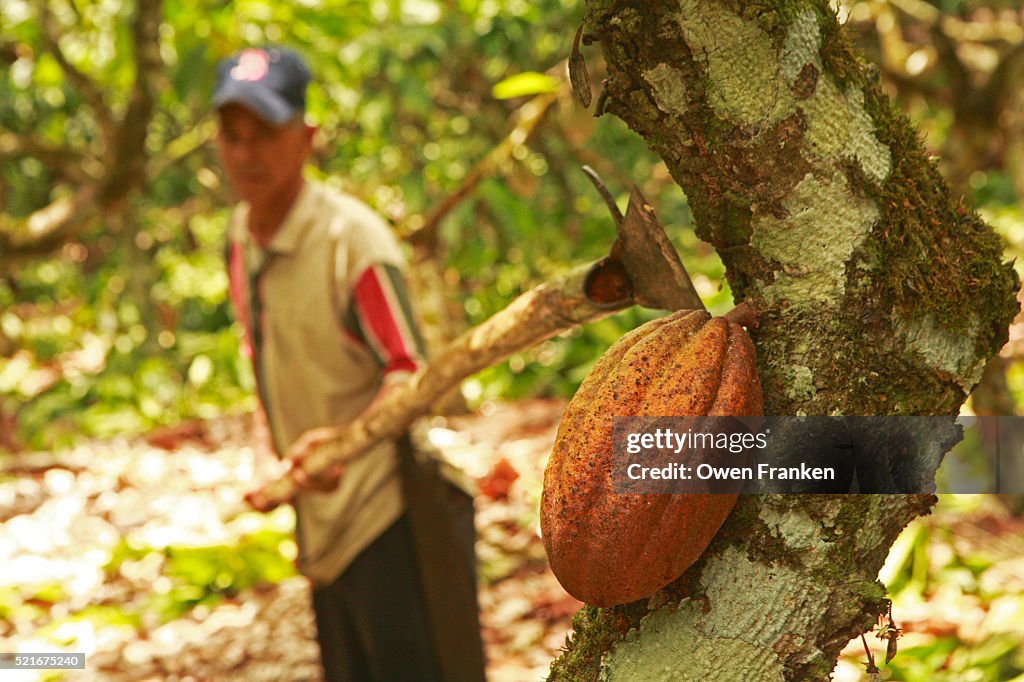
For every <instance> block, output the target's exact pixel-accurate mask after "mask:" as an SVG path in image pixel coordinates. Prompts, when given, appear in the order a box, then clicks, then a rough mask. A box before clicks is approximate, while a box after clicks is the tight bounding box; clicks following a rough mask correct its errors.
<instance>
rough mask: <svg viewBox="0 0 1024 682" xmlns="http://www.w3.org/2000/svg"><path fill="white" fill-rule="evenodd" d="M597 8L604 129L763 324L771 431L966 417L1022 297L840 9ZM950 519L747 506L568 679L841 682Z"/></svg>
mask: <svg viewBox="0 0 1024 682" xmlns="http://www.w3.org/2000/svg"><path fill="white" fill-rule="evenodd" d="M587 7H588V14H587V17H586V29H587V30H586V33H587V36H588V38H589V39H590V40H591V41H595V40H596V41H598V42H600V45H601V48H602V50H603V52H604V56H605V59H606V61H607V63H608V70H609V76H608V78H607V80H606V81H605V82H604V83H603V88H604V94H603V100H604V107H605V111H608V112H610V113H614V114H615V115H617V116H619V117H620V118H622V119H623V120H624V121H626V123H627V124H628V125H629V126H630V127H631V128H633V129H634V130H636V131H637V132H638V133H639V134H640V135H642V136H643V137H644V139H645V140H646V141H647V142H648V144H649V145H650V146H651V147H652V148H653V149H654V150H655V151H656V152H657V153H658V154H659V155H660V156H661V157H662V158H663V159H664V160H665V162H666V164H667V165H668V167H669V169H670V171H671V173H672V175H673V177H674V178H675V179H676V181H677V182H678V183H679V184H680V186H681V187H682V188H683V189H684V191H685V192H686V194H687V197H688V199H689V202H690V206H691V207H692V209H693V214H694V217H695V219H696V222H697V232H698V235H699V236H700V237H702V238H703V239H705V240H706V241H709V242H710V243H712V244H713V245H714V246H715V248H716V249H717V250H718V252H719V253H720V254H721V256H722V260H723V261H724V262H725V264H726V268H727V277H728V279H729V283H730V285H731V286H732V289H733V292H734V295H735V296H736V299H737V300H743V299H746V300H748V301H750V302H751V303H752V304H753V305H754V306H755V307H756V308H757V309H758V311H759V313H760V326H759V327H758V328H757V329H754V330H752V337H753V339H754V342H755V345H756V347H757V352H758V371H759V374H760V378H761V383H762V385H763V387H764V392H765V413H766V414H771V415H799V414H809V415H828V414H847V415H896V414H900V415H953V414H955V413H956V412H957V410H958V407H959V405H960V404H961V403H962V402H963V400H964V399H965V398H966V396H967V393H968V392H969V390H970V389H971V388H972V387H973V386H974V385H975V384H976V383H977V382H978V380H979V378H980V376H981V372H982V369H983V367H984V365H985V362H986V360H987V359H988V358H989V357H991V356H992V355H994V354H995V353H996V352H997V351H998V350H999V348H1000V346H1001V345H1002V344H1003V343H1004V341H1005V340H1006V335H1007V327H1008V325H1009V323H1010V321H1011V319H1012V318H1013V316H1014V314H1015V312H1016V309H1017V305H1016V302H1015V298H1014V292H1015V291H1016V288H1017V280H1016V277H1015V275H1014V274H1013V271H1012V269H1011V268H1010V266H1009V265H1006V264H1003V263H1002V262H1001V252H1002V248H1001V244H1000V242H999V240H998V238H997V237H996V236H995V235H994V233H993V232H992V231H991V229H990V228H989V227H988V226H986V225H985V224H984V223H983V222H982V221H981V220H980V219H979V218H978V217H977V216H976V215H975V214H974V213H973V212H972V211H970V210H969V209H967V208H965V207H963V206H962V205H960V204H958V203H957V202H955V201H953V200H952V199H951V198H950V196H949V191H948V189H947V187H946V185H945V183H944V181H943V180H942V178H941V177H940V176H939V174H938V172H937V171H936V169H935V167H934V165H933V163H932V162H931V161H930V160H928V159H927V158H926V156H925V154H924V152H923V150H922V148H921V145H920V143H919V140H918V137H917V133H916V132H915V131H914V130H913V129H912V128H911V126H910V125H909V124H908V122H907V121H906V120H905V118H904V117H903V116H902V115H901V114H900V113H899V112H898V111H897V110H896V109H895V108H894V107H893V105H892V104H891V103H890V102H889V101H888V100H887V98H886V97H885V96H884V95H883V94H882V93H881V91H880V89H879V87H878V85H877V83H876V80H877V79H876V77H875V75H874V72H873V70H872V69H871V68H870V67H867V66H865V65H864V64H863V63H862V62H860V61H859V59H858V57H857V56H856V55H855V54H854V53H853V51H852V50H851V48H850V46H849V44H848V43H847V41H846V39H845V38H844V37H843V34H842V33H841V31H840V28H839V26H838V24H837V21H836V18H835V15H834V14H833V12H832V10H831V9H830V8H829V5H828V3H827V2H826V1H825V0H778V1H776V2H756V3H742V2H738V1H732V0H706V1H701V0H651V1H650V2H648V1H643V2H642V1H640V0H590V1H589V2H588V3H587ZM662 217H663V218H664V219H665V220H666V222H668V223H670V222H671V217H670V216H662ZM933 501H934V498H933V497H931V496H923V495H916V496H867V495H859V496H858V495H849V496H838V497H824V496H805V497H796V496H789V497H781V496H765V497H754V496H751V497H746V498H743V499H741V501H740V503H739V504H738V505H737V507H736V509H735V511H734V512H733V514H732V516H731V517H730V518H729V520H728V521H727V522H726V524H725V525H724V526H723V527H722V530H721V531H720V532H719V534H718V535H717V536H716V539H715V541H714V542H713V543H712V545H711V547H710V548H709V549H708V551H707V552H706V553H705V555H704V556H703V557H702V558H701V560H700V561H698V563H697V564H695V565H694V566H692V567H691V568H690V570H688V571H687V572H686V574H684V575H683V576H682V577H681V578H680V579H679V580H677V581H676V582H675V583H673V584H672V585H670V586H668V587H667V588H666V589H664V590H663V591H662V592H659V593H658V594H657V595H655V597H653V598H652V599H651V600H650V601H643V602H637V603H634V604H630V605H626V606H622V607H615V608H612V609H595V608H591V607H587V608H585V609H584V610H583V611H581V612H580V614H579V616H578V617H577V619H576V621H575V625H576V632H575V635H574V637H573V640H572V641H571V642H570V644H569V645H568V650H567V651H566V653H565V654H563V656H562V657H560V658H559V659H558V660H557V661H556V662H555V663H554V664H553V666H552V677H551V679H553V680H575V679H597V678H598V677H601V676H602V675H603V677H602V679H610V680H637V679H643V680H661V679H674V680H678V679H692V680H730V681H731V680H810V679H822V680H823V679H827V678H828V675H829V672H830V671H831V669H832V668H833V667H834V664H835V661H836V658H837V656H838V654H839V651H840V650H841V649H842V647H843V646H844V645H845V644H846V643H847V642H848V641H849V640H850V639H851V638H853V637H854V636H856V635H857V634H858V633H860V632H863V631H865V630H866V629H868V628H869V627H871V626H872V625H873V624H874V622H875V619H876V616H877V615H878V614H879V613H881V611H882V609H883V604H884V602H883V599H884V594H885V592H884V588H883V586H882V585H880V584H879V583H878V582H877V580H876V576H877V573H878V570H879V568H880V567H881V565H882V563H883V561H884V559H885V557H886V554H887V552H888V549H889V547H890V545H891V544H892V542H893V540H894V539H895V538H896V536H897V535H898V534H899V532H900V531H901V530H902V528H903V527H904V526H905V525H906V524H907V523H909V522H910V521H911V520H912V519H914V518H915V517H916V516H918V515H920V514H923V513H925V512H927V510H928V508H929V507H930V505H931V504H932V503H933ZM627 633H628V634H627Z"/></svg>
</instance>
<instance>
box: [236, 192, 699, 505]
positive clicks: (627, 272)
mask: <svg viewBox="0 0 1024 682" xmlns="http://www.w3.org/2000/svg"><path fill="white" fill-rule="evenodd" d="M616 230H617V237H616V240H615V243H614V245H613V246H612V248H611V252H610V255H609V256H608V257H607V258H604V259H602V260H600V261H598V262H596V263H592V264H589V265H585V266H580V267H577V268H575V269H573V270H571V271H570V272H568V273H566V274H565V275H562V276H560V277H557V278H555V279H553V280H551V281H550V282H546V283H544V284H542V285H540V286H538V287H536V288H534V289H532V290H530V291H528V292H526V293H525V294H523V295H521V296H520V297H519V298H517V299H516V300H514V301H513V302H512V303H511V304H509V305H508V306H507V307H506V308H505V309H504V310H502V311H500V312H498V313H496V314H495V315H493V316H492V317H490V318H489V319H488V320H486V321H485V322H483V323H482V324H480V325H479V326H477V327H475V328H473V329H470V330H469V331H467V332H465V333H464V334H462V335H461V336H459V337H458V338H457V339H455V340H454V341H452V342H451V343H449V344H448V345H447V346H446V347H445V348H443V349H442V350H441V351H440V353H438V355H437V356H436V357H435V358H434V359H433V360H432V361H431V362H430V364H429V365H427V366H426V367H424V368H423V369H421V370H420V371H419V372H417V373H416V374H415V375H414V376H413V377H412V378H411V379H410V380H409V381H408V382H407V383H405V384H403V385H401V386H398V387H396V388H395V389H393V390H391V391H390V392H388V393H387V394H386V395H385V396H384V398H383V399H382V400H381V401H380V403H378V404H376V405H374V406H373V408H371V409H370V410H369V411H368V412H367V413H366V414H365V415H363V416H361V417H360V418H358V419H356V420H355V421H354V422H352V423H351V424H349V425H348V426H346V427H344V428H340V429H338V430H337V431H336V433H335V435H334V437H332V438H331V439H330V440H328V441H326V442H324V443H322V444H321V445H320V446H318V447H317V448H316V449H315V451H314V452H313V453H312V454H311V455H309V456H308V457H307V458H306V459H305V460H303V462H302V464H301V466H302V469H303V470H304V471H305V472H306V473H308V474H314V475H315V474H318V473H322V472H324V471H326V470H327V469H329V468H330V467H331V466H332V464H335V463H344V462H348V461H351V460H352V459H354V458H356V457H359V456H360V455H362V454H365V453H366V452H367V451H368V450H369V448H371V447H372V446H373V445H375V444H376V443H378V442H380V441H382V440H384V439H387V438H393V437H396V436H398V435H399V434H401V433H402V432H403V431H405V430H406V429H407V428H408V427H409V425H410V424H412V422H413V421H414V420H415V419H416V418H417V417H419V416H421V415H423V414H426V413H427V412H428V411H429V410H430V408H431V407H432V406H433V405H434V404H435V403H436V402H437V401H438V400H440V399H441V398H442V397H443V396H444V395H445V394H447V393H448V392H449V391H450V390H452V389H453V388H455V387H456V386H458V384H459V382H461V381H462V380H463V379H465V378H467V377H469V376H471V375H473V374H475V373H477V372H479V371H480V370H482V369H485V368H487V367H490V366H491V365H494V364H496V363H498V362H501V361H502V360H504V359H505V358H507V357H508V356H510V355H511V354H513V353H515V352H517V351H520V350H523V349H525V348H529V347H531V346H534V345H536V344H538V343H540V342H542V341H544V340H546V339H549V338H551V337H552V336H555V335H556V334H559V333H561V332H564V331H566V330H568V329H572V328H573V327H576V326H578V325H581V324H586V323H589V322H594V321H596V320H599V319H601V318H603V317H606V316H607V315H610V314H611V313H613V312H615V311H617V310H622V309H624V308H626V307H628V306H630V305H633V304H636V303H639V304H641V305H646V306H649V307H654V308H663V309H669V310H675V309H678V308H681V307H684V306H685V307H690V308H703V304H702V303H701V301H700V298H699V297H697V296H696V292H695V290H694V289H693V284H692V283H691V282H690V281H689V276H688V275H687V274H686V271H685V270H684V269H683V267H682V264H681V263H680V262H679V256H678V254H677V253H676V252H675V250H674V249H672V246H671V244H670V243H669V241H668V237H667V236H666V235H665V233H664V229H663V228H662V227H661V225H660V224H659V223H658V222H657V219H656V218H655V217H654V214H653V211H652V210H651V209H650V206H649V205H648V204H647V202H646V201H645V200H644V199H643V197H642V195H640V193H639V191H638V190H635V189H634V193H633V197H632V198H631V200H630V208H629V210H628V211H627V213H626V216H625V218H624V219H623V220H621V221H619V222H617V224H616ZM297 490H298V488H297V486H296V484H295V481H294V479H293V478H292V477H291V476H290V475H285V476H284V477H283V478H281V479H278V480H276V481H274V482H272V483H271V484H269V485H267V486H266V487H264V488H263V489H262V490H260V491H257V492H256V493H255V494H253V495H252V496H250V501H251V502H252V504H253V506H255V507H257V508H260V509H269V508H271V507H274V506H276V505H278V504H280V503H282V502H286V501H287V500H288V499H290V498H291V497H292V496H293V495H294V494H295V493H296V491H297Z"/></svg>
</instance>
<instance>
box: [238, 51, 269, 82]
mask: <svg viewBox="0 0 1024 682" xmlns="http://www.w3.org/2000/svg"><path fill="white" fill-rule="evenodd" d="M269 68H270V57H268V56H267V53H266V52H265V51H264V50H258V49H255V48H250V49H248V50H245V51H244V52H242V54H240V55H238V64H237V65H236V66H235V67H233V68H232V69H231V77H232V78H233V79H235V80H236V81H258V80H263V77H264V76H266V75H267V71H268V70H269Z"/></svg>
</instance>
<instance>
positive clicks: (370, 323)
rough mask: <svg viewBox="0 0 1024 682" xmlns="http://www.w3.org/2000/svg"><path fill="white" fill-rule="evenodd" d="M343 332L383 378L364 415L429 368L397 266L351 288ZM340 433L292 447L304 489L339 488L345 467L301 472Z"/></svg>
mask: <svg viewBox="0 0 1024 682" xmlns="http://www.w3.org/2000/svg"><path fill="white" fill-rule="evenodd" d="M344 328H345V332H346V333H347V334H348V335H349V336H350V337H352V338H353V339H355V340H356V341H357V342H359V343H362V344H363V345H365V346H366V347H367V348H369V349H370V351H371V352H372V353H373V354H374V356H375V357H376V358H377V361H378V363H379V364H380V366H381V372H382V374H383V377H382V380H381V386H380V389H379V390H378V391H377V394H376V395H375V396H374V398H373V400H372V401H371V402H370V404H369V405H368V406H367V407H366V409H365V410H364V411H363V413H364V414H365V412H366V411H368V410H370V409H373V407H374V406H375V405H376V404H377V403H378V402H380V400H381V399H382V398H383V397H384V396H385V395H386V394H387V393H388V392H389V391H390V390H391V389H392V388H393V387H394V386H397V385H398V384H400V383H401V382H403V381H405V380H406V379H408V378H409V377H410V376H411V375H412V374H413V373H414V372H416V370H418V369H419V368H420V367H422V366H423V364H424V363H425V353H424V350H423V339H422V337H421V336H420V334H419V330H418V328H417V325H416V320H415V317H414V315H413V312H412V306H411V304H410V302H409V294H408V288H407V286H406V284H405V278H404V277H403V276H402V273H401V271H400V270H399V269H398V268H397V267H396V266H394V265H391V264H385V263H378V264H374V265H371V266H370V267H368V268H366V270H364V271H363V272H362V274H360V276H359V278H358V279H357V280H356V284H355V286H354V287H353V289H352V295H351V297H350V300H349V305H348V312H347V314H346V316H345V320H344ZM337 431H338V429H337V427H331V426H328V427H321V428H316V429H310V430H309V431H307V432H306V433H304V434H302V436H301V437H300V438H299V439H298V440H297V441H296V442H295V443H294V444H293V445H292V446H291V447H289V448H288V452H287V453H286V454H285V459H286V460H287V461H288V466H289V467H290V471H291V475H292V477H293V478H294V479H295V482H296V483H298V484H299V486H301V487H303V488H308V489H312V490H320V491H326V490H332V489H334V488H335V487H336V486H337V485H338V481H339V480H340V479H341V475H342V474H343V473H344V465H342V464H338V465H336V466H334V467H332V468H331V469H329V470H328V471H327V472H325V473H324V474H322V475H319V476H315V477H313V476H309V475H308V474H306V472H305V471H304V470H303V469H302V460H303V459H305V458H306V457H307V456H308V455H309V453H311V452H312V451H313V449H315V448H316V446H318V445H319V444H320V443H322V442H324V441H326V440H329V439H330V438H332V437H333V436H335V435H336V434H337Z"/></svg>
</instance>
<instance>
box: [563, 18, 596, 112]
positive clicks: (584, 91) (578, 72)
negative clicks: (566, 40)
mask: <svg viewBox="0 0 1024 682" xmlns="http://www.w3.org/2000/svg"><path fill="white" fill-rule="evenodd" d="M582 37H583V24H580V27H579V28H578V29H576V37H575V38H574V39H573V41H572V53H570V54H569V82H570V83H572V91H573V94H575V95H576V99H577V100H579V102H580V104H582V105H583V108H584V109H586V108H588V107H589V106H590V103H591V101H593V99H594V94H593V89H592V88H591V86H590V74H589V73H588V72H587V63H586V62H585V61H584V60H583V54H582V53H581V52H580V38H582Z"/></svg>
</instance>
